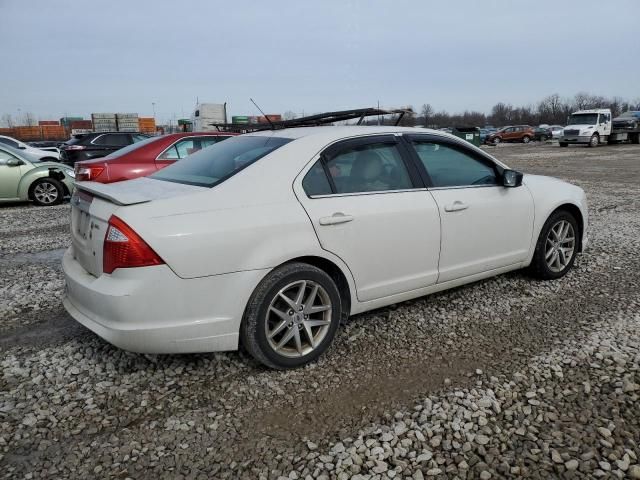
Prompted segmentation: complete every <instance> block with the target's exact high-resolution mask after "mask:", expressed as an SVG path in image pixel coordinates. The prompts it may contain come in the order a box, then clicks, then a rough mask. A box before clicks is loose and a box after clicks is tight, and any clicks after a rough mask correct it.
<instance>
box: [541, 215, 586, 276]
mask: <svg viewBox="0 0 640 480" xmlns="http://www.w3.org/2000/svg"><path fill="white" fill-rule="evenodd" d="M579 241H580V236H579V230H578V222H577V220H576V219H575V217H574V216H573V215H572V214H571V213H569V212H568V211H566V210H558V211H556V212H554V213H553V214H552V215H551V216H550V217H549V218H548V219H547V221H546V222H545V224H544V226H543V227H542V230H541V231H540V236H539V237H538V242H537V243H536V249H535V251H534V254H533V259H532V261H531V266H530V269H531V272H532V273H533V274H534V275H535V276H536V277H538V278H541V279H544V280H550V279H555V278H560V277H562V276H564V275H565V274H566V273H567V272H568V271H569V270H570V269H571V267H572V266H573V263H574V262H575V259H576V255H577V253H578V245H579Z"/></svg>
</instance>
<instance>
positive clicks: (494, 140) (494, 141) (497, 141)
mask: <svg viewBox="0 0 640 480" xmlns="http://www.w3.org/2000/svg"><path fill="white" fill-rule="evenodd" d="M500 142H502V139H501V138H500V137H496V138H494V139H493V144H494V145H498V144H499V143H500Z"/></svg>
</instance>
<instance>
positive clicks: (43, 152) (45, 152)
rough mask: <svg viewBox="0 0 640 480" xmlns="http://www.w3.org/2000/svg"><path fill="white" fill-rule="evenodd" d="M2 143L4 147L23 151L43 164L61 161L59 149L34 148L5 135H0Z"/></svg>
mask: <svg viewBox="0 0 640 480" xmlns="http://www.w3.org/2000/svg"><path fill="white" fill-rule="evenodd" d="M0 143H2V144H4V145H9V146H10V147H13V148H15V149H17V150H22V151H23V152H26V153H28V154H29V155H32V156H34V157H36V158H38V159H39V160H41V161H43V162H57V161H58V160H60V151H59V150H58V149H57V148H54V147H51V148H47V149H42V148H36V147H32V146H31V145H27V144H26V143H24V142H21V141H20V140H17V139H15V138H12V137H7V136H5V135H0Z"/></svg>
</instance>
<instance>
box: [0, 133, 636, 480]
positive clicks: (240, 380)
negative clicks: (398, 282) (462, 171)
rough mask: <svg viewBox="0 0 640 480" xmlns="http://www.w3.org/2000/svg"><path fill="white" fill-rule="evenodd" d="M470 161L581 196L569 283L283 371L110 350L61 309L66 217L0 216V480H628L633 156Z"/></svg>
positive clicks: (489, 300) (470, 289) (400, 318)
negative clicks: (583, 214)
mask: <svg viewBox="0 0 640 480" xmlns="http://www.w3.org/2000/svg"><path fill="white" fill-rule="evenodd" d="M488 149H489V151H490V152H491V153H493V154H495V155H496V156H497V157H498V158H500V159H501V160H504V161H505V162H506V163H508V164H509V165H511V166H512V167H514V168H518V169H521V170H523V171H525V172H530V173H542V174H550V175H554V176H558V177H561V178H565V179H568V180H570V181H573V182H574V183H577V184H579V185H580V186H582V187H583V188H584V189H585V190H586V191H587V194H588V196H589V202H590V208H591V211H590V221H591V230H590V242H591V244H590V248H589V250H588V251H587V252H586V253H585V254H583V255H582V256H580V257H579V258H578V261H577V263H576V268H575V269H574V270H573V271H572V272H571V273H570V274H569V275H567V276H566V277H564V278H563V279H561V280H558V281H553V282H539V281H534V280H532V279H531V278H529V277H527V276H526V275H525V274H524V273H521V272H515V273H511V274H507V275H503V276H500V277H497V278H494V279H490V280H486V281H483V282H479V283H475V284H473V285H469V286H466V287H462V288H459V289H455V290H452V291H448V292H443V293H440V294H437V295H432V296H429V297H424V298H421V299H417V300H414V301H411V302H405V303H402V304H399V305H395V306H392V307H390V308H385V309H381V310H377V311H374V312H370V313H367V314H363V315H358V316H356V317H354V318H352V319H351V321H350V322H349V324H348V325H346V326H345V327H344V328H342V329H341V330H340V331H339V332H338V335H337V337H336V342H335V344H334V346H333V347H332V348H331V350H330V351H329V352H328V353H327V354H326V355H325V356H324V357H323V358H322V359H321V360H320V361H319V362H318V363H316V364H314V365H310V366H308V367H306V368H304V369H301V370H297V371H292V372H273V371H268V370H265V369H263V368H261V367H260V366H258V365H256V364H255V363H254V362H253V361H251V360H250V359H249V358H247V357H246V355H244V354H242V353H221V354H207V355H182V356H177V355H175V356H150V355H136V354H132V353H127V352H123V351H120V350H118V349H116V348H114V347H111V346H110V345H108V344H107V343H105V342H104V341H102V340H101V339H99V338H98V337H96V336H95V335H93V334H92V333H91V332H89V331H88V330H86V329H84V328H83V327H81V326H80V325H78V324H76V323H75V322H73V321H72V320H71V319H70V318H69V317H68V316H67V315H66V314H65V312H64V309H63V308H62V307H61V305H60V295H61V293H62V288H63V281H62V279H61V271H60V267H59V259H60V256H61V254H62V251H61V250H60V249H61V248H62V247H64V246H66V244H68V242H69V239H68V235H67V233H66V229H67V228H68V225H67V216H68V206H67V205H62V206H60V207H55V208H53V209H38V208H34V207H28V206H17V207H10V208H2V209H1V210H0V272H1V273H0V363H1V365H2V375H1V376H0V465H1V466H2V468H0V478H112V477H115V478H203V479H204V478H207V479H209V478H274V479H278V478H280V477H283V478H290V479H295V478H299V479H306V478H319V479H329V478H338V479H347V478H361V479H362V478H369V479H374V478H376V479H377V478H379V479H386V478H412V479H420V478H482V479H489V478H502V477H511V478H519V477H523V476H526V477H530V478H557V477H561V478H562V477H564V478H585V477H593V478H640V459H639V458H638V456H640V447H639V445H638V443H639V442H640V403H639V402H638V400H639V396H640V348H639V347H640V308H639V307H640V273H638V272H639V271H640V269H639V267H640V258H639V255H638V253H639V252H640V187H638V181H639V180H640V155H639V150H638V148H637V147H635V146H617V147H600V148H596V149H586V148H578V147H576V148H568V149H560V148H558V147H555V146H550V145H527V146H524V145H500V146H499V147H494V148H491V147H488ZM34 225H37V227H33V226H34Z"/></svg>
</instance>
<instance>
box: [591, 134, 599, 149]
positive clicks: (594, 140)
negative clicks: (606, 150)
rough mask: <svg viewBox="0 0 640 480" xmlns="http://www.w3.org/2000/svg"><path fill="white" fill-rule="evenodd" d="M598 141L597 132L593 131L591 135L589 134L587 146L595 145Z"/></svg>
mask: <svg viewBox="0 0 640 480" xmlns="http://www.w3.org/2000/svg"><path fill="white" fill-rule="evenodd" d="M599 143H600V137H599V136H598V134H597V133H594V134H593V135H591V138H590V139H589V146H590V147H597V146H598V144H599Z"/></svg>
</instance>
